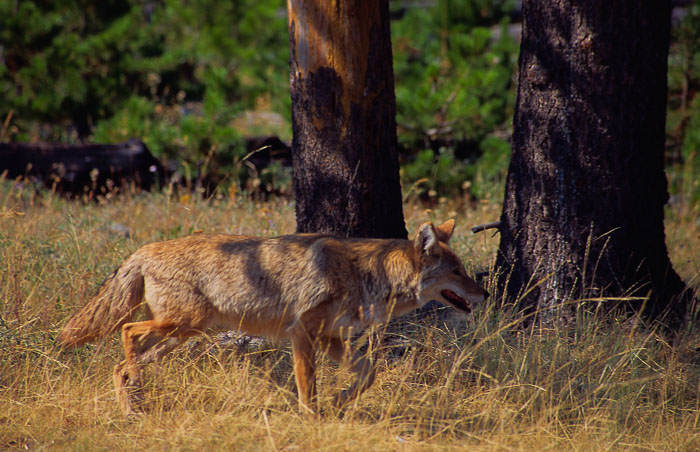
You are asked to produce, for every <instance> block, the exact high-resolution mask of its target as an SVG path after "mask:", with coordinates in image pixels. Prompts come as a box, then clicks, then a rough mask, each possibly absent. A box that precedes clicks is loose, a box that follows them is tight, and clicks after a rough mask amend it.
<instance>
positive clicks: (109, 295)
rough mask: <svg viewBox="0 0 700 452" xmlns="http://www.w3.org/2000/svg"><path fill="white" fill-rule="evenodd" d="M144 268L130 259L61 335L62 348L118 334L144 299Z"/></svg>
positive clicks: (113, 274)
mask: <svg viewBox="0 0 700 452" xmlns="http://www.w3.org/2000/svg"><path fill="white" fill-rule="evenodd" d="M143 289H144V285H143V275H142V274H141V265H140V263H138V262H135V259H128V260H127V261H126V262H124V263H123V264H122V265H121V266H120V267H119V268H118V269H117V270H116V271H115V272H114V273H112V275H110V276H109V277H107V279H105V281H104V282H103V283H102V286H101V287H100V289H99V291H98V292H97V295H95V297H94V298H92V299H91V300H90V301H89V302H88V304H87V305H85V306H84V307H83V308H82V309H81V310H80V311H78V312H77V313H76V314H75V315H74V316H73V317H71V319H70V320H69V321H68V323H67V324H66V325H65V326H64V327H63V329H62V330H61V332H60V333H59V334H58V338H57V341H58V343H59V344H61V345H62V346H63V347H77V346H78V345H82V344H84V343H86V342H90V341H92V340H94V339H97V338H100V337H103V336H106V335H108V334H110V333H113V332H115V331H117V330H118V329H119V328H121V327H122V325H124V324H125V323H128V322H130V321H131V318H132V316H133V314H134V312H135V311H136V309H137V308H138V307H139V306H140V305H141V299H142V298H143Z"/></svg>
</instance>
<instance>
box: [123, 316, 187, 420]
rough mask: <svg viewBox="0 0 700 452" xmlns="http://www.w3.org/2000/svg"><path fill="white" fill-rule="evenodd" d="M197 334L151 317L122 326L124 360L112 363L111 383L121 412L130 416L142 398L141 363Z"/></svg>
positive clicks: (153, 359) (162, 354) (162, 353)
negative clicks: (163, 323)
mask: <svg viewBox="0 0 700 452" xmlns="http://www.w3.org/2000/svg"><path fill="white" fill-rule="evenodd" d="M197 333H198V332H197V331H195V330H191V329H181V328H178V327H176V326H162V325H159V324H158V322H156V321H153V320H148V321H145V322H135V323H127V324H125V325H124V326H122V343H123V345H124V352H125V355H126V359H125V360H124V361H122V362H120V363H119V364H117V365H116V366H114V386H115V389H116V393H117V401H118V402H119V408H120V409H121V411H122V413H124V414H125V415H127V416H129V415H132V414H134V413H135V412H136V411H137V410H138V405H139V404H140V402H141V401H142V399H143V395H142V393H143V368H144V366H145V365H146V364H148V363H150V362H153V361H156V360H158V359H160V358H162V357H163V356H165V355H166V354H168V353H169V352H170V351H172V350H173V349H174V348H176V347H177V346H178V345H180V344H182V343H183V342H184V341H185V340H186V339H187V338H188V337H190V336H193V335H195V334H197Z"/></svg>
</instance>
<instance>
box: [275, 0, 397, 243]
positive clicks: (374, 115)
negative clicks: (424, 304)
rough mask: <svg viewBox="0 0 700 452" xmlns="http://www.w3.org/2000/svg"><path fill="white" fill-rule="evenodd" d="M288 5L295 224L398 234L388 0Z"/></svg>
mask: <svg viewBox="0 0 700 452" xmlns="http://www.w3.org/2000/svg"><path fill="white" fill-rule="evenodd" d="M288 10H289V37H290V49H291V55H290V57H291V74H290V81H291V95H292V127H293V132H294V138H293V141H292V154H293V155H292V161H293V165H294V191H295V196H296V202H297V204H296V217H297V231H299V232H330V233H334V234H339V235H342V236H351V237H406V235H407V233H406V227H405V225H404V219H403V211H402V203H401V188H400V185H399V166H398V152H397V141H396V99H395V97H394V75H393V65H392V54H391V36H390V33H389V6H388V1H387V0H382V1H370V2H365V1H343V0H338V1H333V2H331V1H326V0H313V1H311V0H289V1H288Z"/></svg>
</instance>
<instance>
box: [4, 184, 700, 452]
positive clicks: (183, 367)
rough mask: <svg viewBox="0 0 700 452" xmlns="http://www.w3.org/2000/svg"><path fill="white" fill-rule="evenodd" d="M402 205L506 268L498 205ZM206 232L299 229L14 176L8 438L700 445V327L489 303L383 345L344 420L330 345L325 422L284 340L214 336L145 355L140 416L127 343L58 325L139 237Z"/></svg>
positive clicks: (271, 212) (513, 446)
mask: <svg viewBox="0 0 700 452" xmlns="http://www.w3.org/2000/svg"><path fill="white" fill-rule="evenodd" d="M405 211H406V218H407V223H408V227H409V230H410V231H414V230H415V228H416V226H417V225H419V224H420V223H421V222H423V221H425V220H426V219H435V220H437V221H439V220H443V219H446V218H448V217H456V218H457V222H458V226H457V230H456V236H455V238H454V239H453V240H454V242H453V248H454V249H455V250H456V251H457V253H458V254H459V255H460V256H461V257H462V258H463V259H464V261H465V262H466V263H467V268H468V270H469V271H470V272H472V273H474V272H476V271H480V270H484V269H486V268H488V266H489V265H490V264H491V263H492V260H493V256H494V253H495V249H496V246H497V244H498V237H492V236H491V235H490V234H489V233H488V232H485V233H481V234H479V235H476V236H475V235H472V234H471V232H470V231H469V227H470V226H472V225H475V224H481V223H486V222H489V221H494V220H496V219H498V216H499V212H500V206H499V205H498V204H497V203H495V202H483V203H480V204H477V205H469V204H461V203H450V204H448V203H443V204H438V205H436V206H435V208H434V209H432V210H426V209H425V208H424V207H419V206H418V205H417V204H415V203H409V204H407V205H406V207H405ZM697 216H698V212H697V209H692V208H690V207H688V206H687V205H686V204H685V203H684V202H683V201H682V200H680V201H678V202H676V203H675V204H674V205H673V206H672V207H671V208H669V211H668V221H667V241H668V246H669V250H670V252H671V254H672V259H673V261H674V264H675V266H676V268H677V270H678V271H679V272H680V273H681V275H682V276H683V277H684V278H685V280H686V281H690V282H691V283H692V284H694V285H695V286H697V285H698V275H699V274H700V263H699V262H700V259H699V256H698V252H700V224H698V222H697ZM200 230H201V231H206V232H227V233H237V234H238V233H240V234H254V235H264V236H267V235H277V234H284V233H290V232H293V230H294V215H293V205H292V203H291V202H290V201H288V200H272V201H269V202H264V203H263V202H257V203H256V202H251V201H244V200H241V199H238V198H234V199H226V198H221V199H212V200H209V201H200V200H196V199H194V198H192V197H189V196H182V197H178V196H176V195H173V194H168V193H160V194H145V195H126V196H122V197H118V198H117V199H113V200H109V201H107V202H104V203H89V204H83V203H81V202H70V201H66V200H64V199H61V198H59V197H56V196H53V195H51V194H42V195H41V196H36V195H34V194H33V192H30V191H23V190H20V189H18V188H17V187H14V186H13V185H12V184H11V183H9V182H2V184H0V449H50V450H63V449H70V450H74V449H79V450H107V449H109V450H128V449H155V450H171V449H186V450H200V449H224V450H260V449H269V450H288V451H292V450H299V451H302V450H315V449H320V450H453V449H464V450H654V451H658V450H669V451H671V450H674V451H695V450H700V394H699V393H700V358H699V356H700V328H699V327H698V325H697V324H691V325H689V327H688V329H687V330H686V331H684V332H682V333H681V335H680V336H679V337H678V338H677V340H676V342H675V343H674V344H673V345H671V344H670V343H669V342H668V341H667V340H666V339H665V338H664V337H663V336H662V335H659V334H657V333H656V332H654V331H653V330H650V329H647V328H644V327H642V326H638V325H636V326H635V325H630V324H629V323H625V324H620V323H618V322H616V321H615V320H610V319H608V320H605V321H603V320H601V319H597V318H595V316H593V315H592V316H589V317H587V318H582V319H581V320H580V321H579V323H578V324H577V325H576V326H575V328H574V329H573V331H559V330H556V329H551V330H545V329H532V330H529V331H523V330H522V329H520V330H519V329H513V328H511V326H512V324H513V323H512V322H513V318H512V317H510V316H509V315H506V314H504V313H499V312H495V310H494V309H493V308H492V307H487V308H486V309H484V310H482V311H480V312H477V313H475V315H474V316H473V317H472V318H470V319H469V320H468V321H466V322H465V321H462V322H461V323H460V322H453V323H451V325H450V326H445V325H441V324H439V323H433V324H428V325H427V326H423V327H422V328H420V329H418V328H416V329H415V331H414V332H412V333H410V334H408V335H407V338H406V340H407V341H408V343H409V344H410V347H408V348H407V349H406V350H405V353H403V354H402V355H399V356H397V355H396V354H395V353H394V354H390V353H384V354H380V357H379V359H378V367H379V373H378V377H377V380H376V382H375V384H374V386H373V387H372V388H370V390H369V391H367V392H366V393H365V394H364V395H363V396H362V397H360V399H359V400H358V401H357V402H356V403H355V405H354V406H352V407H350V408H348V409H347V410H346V412H345V413H344V414H343V415H342V416H336V415H333V414H331V413H330V411H331V410H330V407H329V399H330V398H331V397H332V395H333V394H334V393H335V392H336V391H338V390H340V389H341V388H342V387H343V386H344V385H345V384H347V381H348V379H347V378H348V374H347V373H346V372H345V371H343V370H340V369H338V368H337V366H335V365H334V364H332V363H330V362H328V361H327V360H326V359H325V358H323V359H322V361H321V367H320V375H319V390H320V398H321V405H322V407H324V408H325V411H326V413H327V414H325V415H324V416H323V417H322V418H321V419H312V418H308V417H304V416H301V415H299V414H298V413H297V411H296V397H295V395H294V384H293V375H292V370H291V361H290V351H289V348H288V346H287V344H280V345H279V346H278V347H277V346H269V347H267V349H264V350H258V351H255V352H251V353H242V352H240V351H238V349H237V348H236V347H226V346H220V347H211V345H212V344H213V342H212V341H211V340H204V341H200V342H191V343H190V344H188V345H187V346H184V347H182V348H180V349H179V350H177V351H176V352H173V353H172V354H171V355H169V357H168V358H166V359H165V360H164V362H162V363H160V364H158V365H154V366H151V367H150V368H149V379H148V380H149V383H148V387H147V391H148V392H147V394H148V396H147V397H148V401H147V404H146V406H147V408H148V414H146V415H144V416H141V417H138V418H136V419H129V420H127V419H125V418H123V417H122V416H121V414H120V412H119V410H118V407H117V404H116V402H115V400H114V397H113V389H112V388H113V387H112V381H111V378H112V377H111V372H112V367H113V366H114V364H115V363H116V362H118V360H120V359H121V353H122V352H121V349H120V346H119V343H118V340H117V338H116V337H114V338H110V339H108V340H107V341H105V342H103V343H100V344H96V345H89V346H86V347H83V348H81V349H78V350H75V351H70V352H64V351H60V350H58V349H57V348H56V347H55V346H54V344H53V338H54V337H55V335H56V332H57V331H58V329H59V328H60V326H61V325H62V324H63V323H64V322H65V321H66V319H67V318H68V316H70V315H71V314H72V313H74V312H75V310H76V309H77V308H78V307H79V306H81V305H82V304H84V303H85V301H86V300H87V299H88V297H89V296H90V295H92V294H93V293H94V292H95V290H96V287H97V285H98V284H99V283H100V282H101V281H102V279H103V278H104V277H105V276H107V275H108V274H109V273H110V272H111V271H112V270H113V269H114V268H115V267H116V266H117V265H118V264H119V263H120V262H121V261H122V260H123V259H124V258H125V257H126V256H128V255H129V254H130V253H131V252H133V251H135V250H136V249H137V248H138V247H139V246H140V245H142V244H144V243H147V242H151V241H155V240H162V239H166V238H173V237H178V236H183V235H187V234H189V233H192V232H194V231H200ZM491 290H492V291H493V288H491Z"/></svg>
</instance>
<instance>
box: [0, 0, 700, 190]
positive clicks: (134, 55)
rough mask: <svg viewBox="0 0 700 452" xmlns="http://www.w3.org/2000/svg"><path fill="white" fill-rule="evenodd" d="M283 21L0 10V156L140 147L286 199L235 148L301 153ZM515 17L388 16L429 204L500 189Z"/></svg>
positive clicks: (97, 8) (272, 13)
mask: <svg viewBox="0 0 700 452" xmlns="http://www.w3.org/2000/svg"><path fill="white" fill-rule="evenodd" d="M285 6H286V5H285V2H284V0H234V1H230V2H221V1H215V0H158V1H150V0H149V1H142V0H104V1H102V2H89V1H86V0H62V1H60V2H46V1H41V0H21V1H6V2H0V60H1V64H0V123H4V125H3V126H2V128H0V140H2V141H8V140H12V141H30V140H43V141H59V142H75V141H88V142H90V141H91V142H118V141H123V140H126V139H129V138H140V139H141V140H143V141H144V142H145V143H146V144H147V145H148V147H149V148H150V149H151V151H152V152H153V153H154V154H155V155H156V156H157V157H159V158H161V159H162V160H164V161H170V162H173V163H174V164H175V166H176V171H177V172H178V173H179V174H180V175H181V176H182V178H183V179H185V180H194V179H195V178H198V177H201V178H204V179H208V180H210V181H213V182H218V181H222V180H230V181H233V182H239V185H240V186H242V187H244V188H248V189H255V187H258V186H264V187H267V186H274V187H279V184H287V185H288V184H289V172H288V171H285V170H283V169H281V168H278V167H272V168H269V169H267V170H265V171H263V172H261V173H260V174H252V175H251V174H250V172H249V171H248V170H246V168H245V165H244V163H243V162H242V158H243V156H244V155H245V149H244V147H243V146H242V144H241V138H240V137H241V135H260V134H268V133H270V134H280V135H282V137H283V138H284V139H289V138H290V124H289V123H290V117H291V114H290V111H291V106H290V103H291V101H290V97H289V93H288V89H289V77H288V70H289V69H288V66H289V64H288V62H289V44H288V32H287V24H286V17H285ZM511 8H512V1H511V0H436V1H435V2H427V4H426V2H421V1H411V0H400V1H398V0H397V1H393V2H391V9H392V13H393V17H394V18H395V20H393V21H392V24H391V26H392V41H393V51H394V70H395V78H396V83H395V86H396V97H397V123H398V134H399V143H400V146H401V160H402V162H401V163H402V166H403V182H404V185H405V186H406V187H411V186H413V187H417V188H418V190H419V192H420V194H421V195H426V194H428V193H429V192H430V191H431V190H433V191H435V193H436V194H437V195H440V196H446V195H455V194H457V193H459V192H465V191H468V193H469V194H470V195H471V196H475V197H477V198H483V197H485V196H487V195H488V194H489V193H490V192H491V191H493V187H495V186H497V184H495V182H498V181H499V180H500V179H501V178H502V176H503V174H505V171H506V167H507V162H508V156H509V153H510V149H509V148H510V147H509V145H508V143H507V137H508V136H509V134H510V120H511V118H512V115H513V104H514V88H515V86H514V85H515V84H514V78H513V74H514V71H515V70H516V64H517V52H518V44H517V42H516V39H515V38H514V37H513V36H512V35H513V31H512V30H511V31H509V28H508V27H509V21H510V18H509V17H508V14H509V11H510V10H511ZM683 11H684V12H685V15H684V16H683V17H682V18H681V19H680V21H679V22H678V23H677V24H676V25H675V26H674V34H673V44H672V47H671V55H670V58H669V109H668V125H667V131H668V137H669V150H670V152H669V154H670V157H671V158H670V161H672V162H677V163H678V164H679V165H677V169H675V170H674V171H676V172H678V173H681V174H683V175H684V176H683V177H680V178H671V184H670V190H671V192H672V193H674V194H675V193H691V197H692V198H693V199H695V200H696V203H700V187H699V186H698V183H697V180H698V177H697V175H698V174H699V173H700V156H698V149H700V132H699V130H700V101H698V99H697V98H696V96H695V93H697V92H698V91H699V90H700V5H698V4H690V5H687V6H685V7H684V9H683ZM251 112H253V113H251ZM251 118H253V119H251ZM246 178H249V180H247V181H246ZM423 179H427V181H425V182H421V183H420V184H416V182H417V181H421V180H423Z"/></svg>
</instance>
